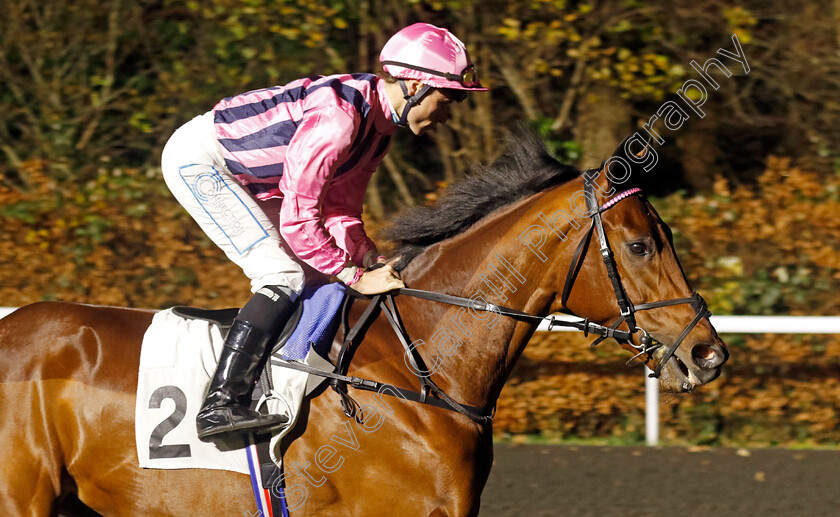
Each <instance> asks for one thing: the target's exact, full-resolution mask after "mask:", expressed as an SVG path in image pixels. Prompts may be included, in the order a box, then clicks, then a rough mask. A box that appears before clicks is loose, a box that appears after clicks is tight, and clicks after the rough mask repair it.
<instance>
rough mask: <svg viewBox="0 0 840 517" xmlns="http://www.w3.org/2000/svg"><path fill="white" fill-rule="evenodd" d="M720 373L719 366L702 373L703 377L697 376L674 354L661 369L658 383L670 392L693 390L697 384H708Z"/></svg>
mask: <svg viewBox="0 0 840 517" xmlns="http://www.w3.org/2000/svg"><path fill="white" fill-rule="evenodd" d="M719 375H720V367H717V368H715V369H714V370H713V371H712V372H709V373H708V374H705V375H703V377H705V379H703V378H700V377H698V375H696V374H695V373H694V372H693V371H692V370H691V369H690V368H689V367H688V366H687V365H686V364H685V362H683V360H682V359H680V358H679V357H678V356H677V355H676V354H674V355H673V356H671V359H670V360H669V361H668V363H667V364H666V365H665V367H664V368H663V369H662V376H661V377H660V380H659V385H660V386H661V387H662V388H663V389H664V390H665V391H668V392H671V393H688V392H691V391H694V390H695V389H696V388H697V387H698V386H702V385H704V384H708V383H709V382H711V381H712V380H714V379H716V378H717V377H718V376H719Z"/></svg>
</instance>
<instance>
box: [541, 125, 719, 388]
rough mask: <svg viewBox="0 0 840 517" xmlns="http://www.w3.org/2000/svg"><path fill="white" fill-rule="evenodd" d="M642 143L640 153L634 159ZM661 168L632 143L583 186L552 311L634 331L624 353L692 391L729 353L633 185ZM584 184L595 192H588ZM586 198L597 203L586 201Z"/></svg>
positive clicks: (563, 193) (574, 199)
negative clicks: (568, 312)
mask: <svg viewBox="0 0 840 517" xmlns="http://www.w3.org/2000/svg"><path fill="white" fill-rule="evenodd" d="M637 143H638V147H637V149H638V152H635V151H634V152H630V147H631V146H633V144H637ZM655 163H656V154H655V151H653V150H652V149H650V148H647V147H645V146H644V145H643V144H641V143H639V142H638V141H632V140H628V141H625V142H624V143H622V145H621V146H620V147H619V149H618V150H616V153H615V154H614V155H613V158H611V159H610V160H608V161H607V162H605V164H604V165H603V166H602V167H601V168H600V169H599V170H591V171H587V172H585V173H584V178H588V180H585V181H583V182H578V183H576V187H575V188H576V189H577V192H574V193H573V194H572V196H571V198H569V199H571V201H570V202H568V205H569V206H568V210H567V211H568V212H570V213H571V215H573V216H574V215H575V214H574V213H572V212H576V213H577V219H576V221H577V224H579V226H578V227H577V228H576V229H574V228H575V224H572V228H573V231H571V232H569V234H568V236H567V239H568V240H569V241H570V242H572V243H575V244H577V246H563V247H562V248H563V250H562V251H561V252H560V253H562V255H563V257H562V258H560V257H557V260H555V261H554V263H555V264H563V266H562V267H556V268H555V269H556V270H555V271H552V273H553V274H551V275H547V276H548V277H549V278H552V279H553V281H554V282H556V283H557V284H558V285H557V288H558V289H557V295H556V297H555V299H554V302H553V304H552V307H551V309H552V310H553V311H557V310H561V309H563V308H566V309H568V310H571V311H573V312H574V313H575V314H577V315H579V316H581V317H585V318H589V319H591V320H592V321H594V322H597V323H599V324H602V325H605V326H612V325H614V324H616V322H620V325H619V326H618V327H617V328H618V329H623V330H630V331H634V332H633V334H632V338H631V339H629V340H622V339H619V340H618V341H619V342H620V343H621V345H622V347H624V348H626V349H627V350H629V351H631V352H632V353H633V354H634V355H638V357H640V358H641V359H642V360H644V361H645V362H646V363H647V364H648V366H649V367H650V368H651V369H652V370H654V371H655V372H656V373H657V374H660V375H661V384H662V385H663V387H664V388H665V389H668V390H670V391H677V392H682V391H690V390H692V389H693V388H694V387H696V386H698V385H701V384H705V383H707V382H710V381H712V380H714V379H715V378H717V377H718V376H719V375H720V369H721V365H723V363H724V362H726V360H727V359H728V357H729V353H728V351H727V347H726V344H725V343H724V342H723V340H722V339H721V338H720V337H719V336H718V335H717V333H716V332H715V329H714V328H713V327H712V325H711V323H710V322H709V319H708V314H707V311H706V308H705V304H704V303H703V301H702V298H700V297H699V296H698V295H695V294H693V293H692V290H691V288H690V287H689V285H688V281H687V279H686V277H685V274H684V272H683V270H682V267H681V266H680V263H679V260H678V259H677V255H676V252H675V250H674V246H673V240H672V236H671V231H670V229H669V228H668V227H667V226H666V225H665V223H664V222H663V221H662V219H660V217H659V215H658V214H657V213H656V211H655V210H654V208H653V206H651V204H650V203H649V202H648V201H647V200H646V199H645V198H644V197H643V196H642V195H640V194H639V195H637V194H634V193H633V192H634V191H632V190H630V189H632V188H633V180H634V178H638V177H639V176H641V175H642V174H644V173H645V169H648V170H649V169H650V168H652V166H653V165H655ZM585 183H590V184H591V188H586V189H584V188H581V187H582V186H583V185H584V184H585ZM584 190H586V191H588V192H589V194H588V196H589V198H590V199H591V200H592V201H589V202H587V201H586V192H583V191H584ZM569 192H570V191H569V190H568V189H567V188H566V189H557V190H556V191H555V193H553V195H550V196H547V198H548V199H547V200H546V202H548V203H551V204H552V205H553V206H555V207H556V206H558V200H557V199H556V198H555V196H560V197H567V196H568V195H569ZM622 193H625V195H626V197H623V196H622ZM582 194H583V195H582ZM628 194H629V195H628ZM551 198H555V199H551ZM597 213H599V215H597V216H596V215H595V214H597ZM555 214H556V212H555ZM597 217H600V219H601V225H602V228H603V236H604V238H605V241H606V242H607V244H608V249H609V250H610V251H611V255H612V260H611V261H612V263H613V264H614V265H615V273H616V274H614V275H612V276H613V277H615V280H613V279H611V278H610V274H609V269H610V267H609V265H605V264H606V263H608V262H610V259H609V258H605V256H604V255H605V253H604V249H603V246H602V242H603V241H602V239H601V237H600V236H599V234H600V233H601V232H600V231H599V228H598V226H599V224H598V221H596V218H597ZM590 228H591V230H590ZM570 248H574V250H572V249H570ZM575 252H577V254H575ZM656 302H666V303H663V304H659V303H656ZM667 302H672V303H673V304H669V303H667ZM622 306H623V308H622ZM628 307H630V309H628ZM622 313H623V316H622Z"/></svg>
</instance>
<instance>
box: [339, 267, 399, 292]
mask: <svg viewBox="0 0 840 517" xmlns="http://www.w3.org/2000/svg"><path fill="white" fill-rule="evenodd" d="M350 287H351V288H353V289H355V290H356V291H359V292H360V293H362V294H367V295H372V294H380V293H387V292H388V291H393V290H394V289H399V288H400V287H405V284H404V283H403V281H402V280H401V279H400V274H399V273H398V272H397V270H396V269H394V268H393V267H391V266H389V265H387V264H386V265H384V266H382V267H378V268H376V269H374V270H371V271H365V272H364V273H362V277H361V278H359V281H358V282H356V283H355V284H351V285H350Z"/></svg>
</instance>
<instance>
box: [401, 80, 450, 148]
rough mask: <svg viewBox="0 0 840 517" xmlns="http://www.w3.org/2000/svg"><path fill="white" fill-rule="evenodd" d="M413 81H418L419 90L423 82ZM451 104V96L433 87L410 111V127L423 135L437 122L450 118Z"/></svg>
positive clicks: (413, 131)
mask: <svg viewBox="0 0 840 517" xmlns="http://www.w3.org/2000/svg"><path fill="white" fill-rule="evenodd" d="M411 82H416V83H417V85H418V86H417V87H416V89H417V90H419V89H420V88H422V83H420V82H419V81H411ZM451 104H452V99H451V98H449V97H447V96H446V95H444V94H443V93H442V92H441V91H440V90H437V89H432V90H431V91H430V92H429V93H427V94H426V95H424V96H423V98H422V99H420V102H418V103H417V104H416V105H414V107H413V108H411V111H409V112H408V128H409V129H411V132H412V133H414V134H415V135H421V134H423V133H424V132H425V131H426V130H427V129H429V128H430V127H432V126H434V125H435V124H443V123H446V121H448V120H449V107H450V105H451Z"/></svg>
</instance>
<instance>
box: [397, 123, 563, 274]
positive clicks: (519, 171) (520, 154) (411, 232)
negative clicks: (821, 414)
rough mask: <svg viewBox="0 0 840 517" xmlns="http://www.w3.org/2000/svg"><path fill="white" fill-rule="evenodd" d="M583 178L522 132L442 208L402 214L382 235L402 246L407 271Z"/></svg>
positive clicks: (453, 189) (453, 190) (453, 188)
mask: <svg viewBox="0 0 840 517" xmlns="http://www.w3.org/2000/svg"><path fill="white" fill-rule="evenodd" d="M579 174H580V171H578V170H577V169H576V168H574V167H572V166H570V165H564V164H562V163H560V162H558V161H557V160H555V159H554V158H553V157H552V156H551V155H550V154H549V152H548V150H547V149H546V147H545V144H544V143H543V141H542V140H541V139H540V138H539V137H538V136H536V135H535V134H534V133H533V132H532V131H530V130H527V129H525V128H522V129H520V130H519V131H518V132H517V133H516V134H515V135H513V136H511V137H510V138H509V139H508V142H507V145H506V148H505V150H504V152H503V153H502V155H501V156H500V157H499V158H498V159H497V160H496V161H495V162H493V163H492V164H490V165H488V166H484V167H476V168H474V170H473V172H472V174H470V175H468V176H466V177H465V178H463V179H461V180H459V181H458V182H456V183H453V184H452V185H450V186H449V187H447V188H446V190H445V191H444V193H443V195H442V197H441V199H440V200H439V201H438V202H437V203H435V204H434V205H432V206H417V207H412V208H410V209H406V210H402V211H401V212H400V213H398V214H397V215H396V216H395V217H394V218H393V219H392V224H391V226H389V227H387V228H386V229H385V230H384V231H383V232H382V233H383V236H384V237H385V238H386V239H388V240H391V241H393V242H396V243H397V249H396V250H395V255H396V256H398V257H399V261H398V263H397V264H396V268H397V269H402V268H404V267H405V266H406V265H407V264H408V263H409V262H410V261H411V259H413V258H414V257H416V256H417V255H418V254H419V253H420V252H422V251H423V249H425V248H426V247H427V246H429V245H431V244H434V243H436V242H440V241H442V240H444V239H446V238H448V237H452V236H453V235H456V234H458V233H460V232H461V231H463V230H465V229H466V228H469V227H470V226H472V225H473V224H475V222H476V221H478V220H479V219H481V218H482V217H484V216H486V215H487V214H489V213H490V212H493V211H494V210H496V209H498V208H501V207H503V206H506V205H509V204H511V203H513V202H514V201H518V200H520V199H522V198H525V197H527V196H530V195H532V194H536V193H537V192H541V191H543V190H546V189H547V188H549V187H552V186H555V185H559V184H561V183H565V182H567V181H569V180H571V179H573V178H575V177H577V176H578V175H579Z"/></svg>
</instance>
